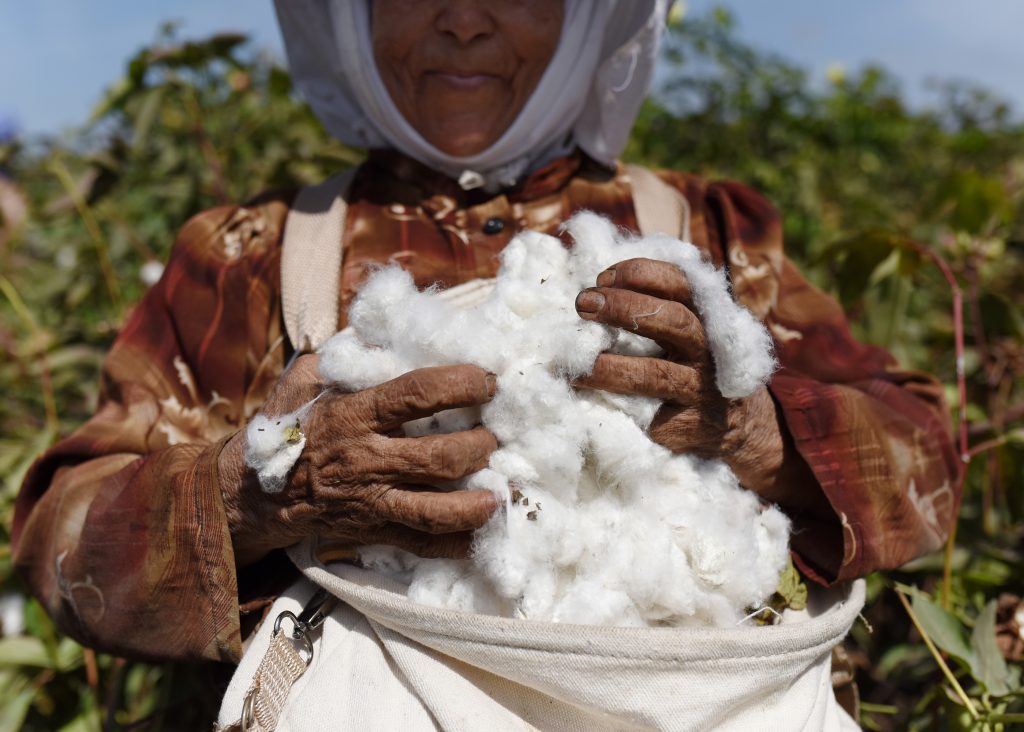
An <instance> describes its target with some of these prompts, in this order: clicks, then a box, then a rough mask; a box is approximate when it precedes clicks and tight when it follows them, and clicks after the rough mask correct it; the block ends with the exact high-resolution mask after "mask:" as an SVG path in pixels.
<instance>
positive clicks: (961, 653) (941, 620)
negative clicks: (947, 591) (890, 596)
mask: <svg viewBox="0 0 1024 732" xmlns="http://www.w3.org/2000/svg"><path fill="white" fill-rule="evenodd" d="M909 589H910V596H911V604H912V606H913V608H914V614H915V615H917V619H918V620H919V621H920V623H921V627H922V628H924V630H925V632H926V633H927V634H928V636H929V637H930V638H931V639H932V641H933V642H934V643H935V645H936V646H938V647H939V648H941V649H942V650H944V651H945V652H946V653H948V654H950V655H951V656H953V657H955V658H956V659H957V660H958V661H960V662H961V663H963V664H964V666H966V667H967V668H973V666H974V665H975V663H977V660H976V658H975V655H974V651H973V650H972V649H971V647H970V646H969V645H968V644H967V639H966V638H965V637H964V628H963V624H962V623H961V622H960V620H959V619H958V618H957V617H956V616H955V615H953V613H951V612H949V611H948V610H944V609H943V608H941V607H940V606H938V605H936V604H935V603H934V602H932V601H931V600H929V599H928V597H927V596H926V595H925V594H924V593H923V592H921V591H920V590H918V589H917V588H916V587H911V588H909Z"/></svg>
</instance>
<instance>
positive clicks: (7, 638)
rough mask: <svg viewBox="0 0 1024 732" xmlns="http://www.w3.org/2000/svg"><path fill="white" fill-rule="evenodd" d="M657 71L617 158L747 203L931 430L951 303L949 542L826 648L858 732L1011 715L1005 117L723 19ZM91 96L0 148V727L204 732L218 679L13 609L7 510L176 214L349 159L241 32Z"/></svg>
mask: <svg viewBox="0 0 1024 732" xmlns="http://www.w3.org/2000/svg"><path fill="white" fill-rule="evenodd" d="M659 78H660V81H661V88H660V89H659V90H658V91H657V93H656V95H655V98H654V100H653V101H651V102H649V103H648V104H647V105H646V106H645V108H644V110H643V113H642V114H641V117H640V121H639V123H638V125H637V128H636V131H635V134H634V137H633V140H632V142H631V144H630V146H629V148H628V150H627V154H626V157H627V159H629V160H632V161H636V162H642V163H646V164H650V165H652V166H664V167H671V168H676V169H681V170H691V171H697V172H701V173H703V174H705V175H709V176H715V177H730V178H735V179H739V180H741V181H744V182H746V183H749V184H751V185H753V186H755V187H756V188H758V189H760V190H762V191H764V192H765V193H767V194H768V195H769V196H770V197H771V198H772V199H773V200H774V202H775V203H776V205H777V206H778V207H779V208H780V210H781V211H782V212H783V214H784V219H785V230H786V243H787V248H788V252H789V254H790V256H792V257H794V258H795V259H796V260H797V261H798V263H799V264H800V266H801V268H802V269H803V270H804V271H805V272H806V273H807V274H808V275H809V276H810V277H811V278H812V279H813V280H814V281H815V282H816V283H817V284H819V285H821V286H822V287H824V288H826V289H828V290H830V291H831V292H833V293H835V294H836V296H837V297H839V299H840V300H841V301H842V303H843V305H844V306H845V307H846V309H847V312H848V313H849V315H850V317H851V319H852V321H853V322H854V327H855V329H856V331H857V333H858V335H859V336H860V337H862V338H863V339H865V340H867V341H870V342H873V343H878V344H881V345H883V346H885V347H887V348H889V349H891V350H892V351H893V352H894V353H895V354H896V355H897V357H898V358H899V359H900V360H901V361H902V362H903V363H905V364H907V365H909V366H913V367H918V368H922V369H927V370H929V371H932V372H934V373H937V374H938V375H939V376H940V377H941V378H943V379H944V380H945V381H946V383H947V384H948V385H949V395H950V403H951V406H952V407H953V413H951V415H950V419H951V420H955V419H956V409H955V407H956V404H957V403H958V398H957V388H956V356H957V354H956V348H955V325H956V323H957V320H958V317H959V316H957V315H956V313H957V308H956V307H955V306H956V305H957V303H958V302H959V303H961V307H960V310H959V312H961V313H962V322H963V326H964V332H965V347H964V349H963V353H962V356H963V360H964V366H965V376H966V384H965V385H966V394H967V403H966V405H965V409H966V414H967V417H968V419H969V427H968V430H967V433H968V438H969V443H970V453H971V456H972V457H971V463H970V468H969V471H968V476H967V484H966V487H965V498H964V505H963V509H962V511H961V515H960V520H959V524H958V528H957V534H956V537H955V540H954V541H953V542H951V543H950V545H949V547H948V548H947V551H946V552H944V553H938V554H936V555H934V556H929V557H925V558H923V559H921V560H918V561H916V562H914V563H913V564H912V565H910V566H907V567H905V568H903V569H902V570H900V571H898V572H890V573H886V574H884V575H876V576H873V577H871V578H870V579H869V604H868V606H867V608H866V609H865V612H864V620H863V622H861V623H858V624H857V625H856V626H855V628H854V631H853V634H852V636H851V637H850V639H849V641H848V643H847V650H848V652H849V655H850V657H851V659H852V661H853V662H854V664H855V666H856V668H857V680H858V682H859V684H860V689H861V694H862V699H863V702H864V703H863V704H862V717H861V723H862V724H863V726H864V727H865V728H866V729H875V730H897V729H921V730H932V729H993V730H994V729H999V728H1000V727H1001V726H1003V725H1005V726H1012V725H1013V723H1015V722H1016V723H1020V722H1022V721H1024V694H1022V692H1021V678H1020V677H1021V663H1020V661H1021V658H1022V657H1024V631H1022V625H1024V604H1022V600H1021V596H1022V595H1024V555H1022V550H1024V123H1022V120H1021V117H1020V116H1019V115H1014V114H1012V113H1011V111H1010V110H1009V109H1008V107H1007V106H1006V105H1005V104H1003V103H1002V102H1001V101H1000V100H998V99H996V98H994V97H992V96H991V95H990V94H988V93H986V92H985V91H984V90H982V89H977V88H973V87H971V86H969V85H964V84H952V83H951V84H948V85H946V86H944V87H943V94H942V97H941V99H942V101H941V103H940V104H939V105H938V107H937V108H936V109H933V110H931V111H920V110H912V109H910V108H908V107H907V105H906V104H905V103H904V101H903V98H902V92H901V89H900V88H899V87H898V85H897V84H896V82H895V81H894V80H893V78H892V77H891V76H890V75H888V74H887V73H886V72H885V70H883V69H878V68H867V69H863V70H861V71H858V72H856V73H853V74H849V75H842V74H834V75H833V76H832V78H831V80H830V82H829V84H828V86H827V87H821V86H819V85H815V84H812V83H811V82H810V80H809V78H808V75H807V73H805V71H803V70H802V69H800V68H798V67H796V66H794V65H793V64H791V63H790V62H787V61H786V60H784V59H781V58H777V57H774V56H768V55H766V54H764V53H762V52H759V51H757V50H755V49H752V48H749V47H747V46H745V45H744V44H742V43H740V42H739V41H738V40H737V39H736V35H735V33H734V32H733V30H732V26H731V20H730V18H729V17H728V15H727V14H725V13H723V12H717V13H715V14H713V15H710V16H706V17H687V18H686V20H685V23H683V24H681V25H677V26H675V27H674V28H673V30H672V33H671V35H670V38H669V41H668V43H667V47H666V50H665V68H664V73H663V74H662V75H661V76H660V77H659ZM111 84H112V86H111V89H110V92H109V93H108V94H107V95H106V97H105V98H104V99H103V100H102V101H101V102H100V103H99V105H98V107H97V109H96V111H95V114H94V115H93V117H92V118H91V119H89V120H83V121H82V126H81V128H80V130H79V133H78V134H77V135H76V136H75V137H73V138H71V139H60V140H40V139H34V138H32V139H18V138H13V139H11V138H8V139H6V140H4V141H0V349H2V351H3V356H2V357H0V390H2V393H3V399H0V479H2V481H3V482H2V485H0V514H2V516H0V624H2V637H0V700H2V703H0V730H7V729H12V730H13V729H30V730H53V729H67V730H79V729H81V730H93V729H153V730H157V729H162V730H167V729H201V728H204V727H208V722H209V720H210V719H211V718H212V714H213V712H214V710H215V709H216V706H217V703H218V701H219V699H218V691H217V690H218V688H221V687H220V686H219V685H220V684H221V683H222V680H221V679H222V677H223V674H222V673H220V670H218V669H216V668H212V667H210V666H206V667H189V666H182V665H149V664H142V663H136V662H126V661H124V660H122V659H117V658H112V657H108V656H104V655H97V654H94V653H93V652H91V651H89V650H87V649H83V648H82V647H80V646H79V645H78V644H76V643H75V642H73V641H71V640H70V639H68V638H65V637H63V636H61V635H60V634H59V633H58V632H56V631H55V629H54V628H53V626H52V625H51V623H50V622H49V620H48V619H47V618H46V616H45V614H44V613H43V612H42V611H41V610H40V608H39V606H38V605H37V604H36V603H35V602H34V601H31V600H26V598H25V596H24V594H23V592H22V588H21V586H20V584H19V582H18V580H17V578H16V577H14V576H13V575H12V572H11V566H10V550H9V546H8V539H9V530H10V528H9V527H10V518H11V515H12V512H13V502H14V497H15V495H16V492H17V489H18V486H19V484H20V481H21V478H22V476H23V475H24V472H25V470H26V469H27V467H28V465H29V463H30V462H31V460H32V459H33V458H34V457H35V456H36V455H37V454H38V453H39V452H40V451H41V450H42V449H44V448H45V447H46V446H47V445H49V444H51V443H52V442H53V441H54V439H55V438H56V436H57V435H58V434H64V433H67V432H68V431H70V430H71V429H73V428H74V427H75V426H77V425H78V424H79V423H81V422H82V421H83V420H84V419H85V418H86V417H87V416H88V415H89V414H90V412H91V410H92V409H93V407H94V405H95V400H96V391H97V379H98V374H99V365H100V360H101V358H102V356H103V354H104V352H105V350H106V349H107V348H108V346H109V345H110V342H111V340H112V339H113V337H114V335H115V334H116V332H117V330H118V328H119V327H120V325H121V323H122V322H123V320H124V317H125V314H126V313H127V311H128V309H129V308H130V307H131V305H132V304H133V303H134V302H136V301H137V300H138V298H139V297H140V296H141V294H142V293H143V292H144V290H145V288H146V287H147V286H148V284H149V283H151V282H153V281H154V280H155V279H156V278H157V277H159V273H160V270H161V264H160V263H161V262H162V261H163V259H164V258H165V257H166V255H167V253H168V251H169V248H170V246H171V243H172V241H173V236H174V232H175V231H176V230H177V228H178V227H179V226H180V225H181V224H182V223H183V222H184V221H185V220H186V219H187V218H188V217H189V216H190V215H192V214H193V213H195V212H197V211H199V210H202V209H204V208H207V207H210V206H213V205H217V204H220V203H226V202H231V201H238V200H244V199H246V198H248V197H250V196H252V195H253V194H255V193H257V192H259V191H262V190H265V189H267V188H274V187H290V186H294V185H296V184H301V183H307V182H313V181H316V180H319V179H321V178H322V177H324V176H326V175H327V174H328V173H330V172H335V171H337V170H338V169H339V168H342V167H345V166H349V165H351V164H354V163H356V162H358V161H359V159H360V155H359V153H358V152H357V151H353V150H350V149H348V148H345V147H343V146H341V145H339V144H337V143H334V142H331V141H330V140H329V139H328V138H327V137H326V135H325V134H324V132H323V130H322V129H321V128H320V126H319V125H318V124H317V123H316V122H315V121H314V119H313V117H312V115H311V114H310V112H309V111H308V110H307V109H306V108H305V107H304V106H302V105H301V104H299V103H298V102H297V101H296V99H295V97H294V96H293V94H292V89H291V84H290V81H289V79H288V76H287V74H286V73H285V72H284V71H283V70H281V69H280V68H278V67H276V66H274V65H273V64H272V63H271V62H270V61H268V60H266V59H265V58H264V57H263V56H262V55H261V54H260V53H259V51H258V49H254V48H252V47H251V46H250V45H249V44H248V43H247V42H246V39H245V38H243V37H238V36H230V35H222V36H216V37H213V38H206V39H196V40H188V41H186V40H184V39H182V38H179V37H178V36H177V35H176V34H175V32H174V30H173V28H167V29H164V30H163V31H162V32H161V34H160V35H159V37H158V38H157V40H156V41H155V42H154V43H153V45H152V46H151V47H150V48H148V49H147V50H145V51H143V52H141V53H140V54H139V55H138V56H137V57H136V58H134V59H133V60H132V61H131V63H130V65H129V66H128V68H127V69H126V71H125V75H124V78H122V79H120V80H116V79H112V80H111ZM917 242H920V243H921V244H923V245H924V246H923V247H922V246H919V245H918V244H917ZM954 285H955V286H956V288H957V290H958V291H959V293H960V294H961V297H960V298H959V300H958V299H957V298H956V297H955V294H954Z"/></svg>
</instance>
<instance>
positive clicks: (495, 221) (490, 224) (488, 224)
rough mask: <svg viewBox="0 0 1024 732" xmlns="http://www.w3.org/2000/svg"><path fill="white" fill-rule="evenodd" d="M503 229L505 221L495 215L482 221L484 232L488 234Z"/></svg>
mask: <svg viewBox="0 0 1024 732" xmlns="http://www.w3.org/2000/svg"><path fill="white" fill-rule="evenodd" d="M504 230H505V222H504V221H502V220H501V219H499V218H498V217H497V216H494V217H492V218H489V219H487V221H485V222H484V233H485V234H488V235H493V234H500V233H501V232H502V231H504Z"/></svg>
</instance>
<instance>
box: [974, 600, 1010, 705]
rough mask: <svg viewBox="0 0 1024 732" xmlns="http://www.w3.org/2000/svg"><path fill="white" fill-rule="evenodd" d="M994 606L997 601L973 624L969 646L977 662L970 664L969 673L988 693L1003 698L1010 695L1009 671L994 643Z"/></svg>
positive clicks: (988, 606) (986, 608)
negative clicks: (972, 649) (971, 647)
mask: <svg viewBox="0 0 1024 732" xmlns="http://www.w3.org/2000/svg"><path fill="white" fill-rule="evenodd" d="M996 605H997V601H996V600H991V601H990V602H989V603H988V604H987V605H986V606H985V609H984V610H982V611H981V614H980V615H979V616H978V619H977V621H976V622H975V624H974V632H973V633H971V646H973V648H974V653H975V658H976V659H977V662H976V663H975V664H972V666H971V672H972V674H973V676H974V678H975V679H977V680H978V682H980V683H981V684H983V685H984V687H985V688H986V689H987V690H988V693H990V694H993V695H994V696H1005V695H1006V694H1009V693H1010V686H1009V680H1010V671H1009V669H1008V668H1007V666H1006V660H1005V659H1004V658H1003V654H1002V651H1000V650H999V645H998V644H997V643H996Z"/></svg>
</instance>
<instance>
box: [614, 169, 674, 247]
mask: <svg viewBox="0 0 1024 732" xmlns="http://www.w3.org/2000/svg"><path fill="white" fill-rule="evenodd" d="M625 168H626V172H627V173H628V174H629V178H630V180H631V181H632V186H633V210H634V211H636V223H637V227H638V228H639V229H640V233H641V234H642V235H643V236H649V235H651V234H668V235H670V236H676V237H679V238H680V239H682V240H683V241H686V242H688V241H690V204H689V203H688V202H687V200H686V198H685V197H684V196H683V194H682V193H680V192H679V191H678V190H676V189H675V188H673V187H672V186H670V185H669V184H668V183H666V182H665V181H663V180H662V179H661V178H659V177H658V176H656V175H655V174H654V173H652V172H651V171H649V170H648V169H647V168H644V167H641V166H639V165H626V166H625Z"/></svg>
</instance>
